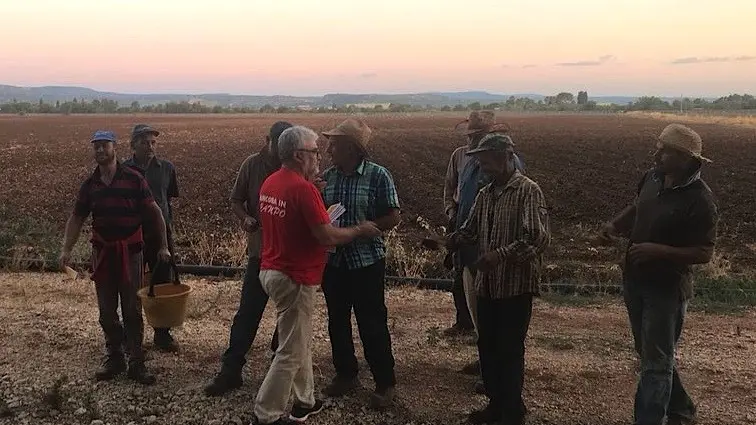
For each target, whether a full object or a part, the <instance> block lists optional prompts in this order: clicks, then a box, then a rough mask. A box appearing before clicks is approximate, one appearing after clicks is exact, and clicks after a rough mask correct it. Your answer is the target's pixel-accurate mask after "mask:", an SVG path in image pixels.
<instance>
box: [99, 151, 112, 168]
mask: <svg viewBox="0 0 756 425" xmlns="http://www.w3.org/2000/svg"><path fill="white" fill-rule="evenodd" d="M114 160H115V153H112V154H108V153H103V154H95V161H97V164H98V165H110V164H112V163H113V161H114Z"/></svg>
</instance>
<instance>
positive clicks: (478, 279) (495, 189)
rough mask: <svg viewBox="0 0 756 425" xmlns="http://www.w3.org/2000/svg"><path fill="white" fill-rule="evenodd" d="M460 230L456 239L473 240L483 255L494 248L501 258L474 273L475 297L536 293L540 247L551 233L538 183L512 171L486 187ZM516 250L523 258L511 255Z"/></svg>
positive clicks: (541, 259)
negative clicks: (503, 179) (501, 181)
mask: <svg viewBox="0 0 756 425" xmlns="http://www.w3.org/2000/svg"><path fill="white" fill-rule="evenodd" d="M458 235H459V241H460V243H462V244H471V245H477V246H478V250H479V252H480V254H481V255H483V254H485V253H488V252H491V251H496V252H497V253H498V254H499V256H500V258H501V259H502V261H501V262H500V263H499V264H498V265H497V266H496V267H494V268H493V269H491V270H489V271H487V272H482V271H478V272H477V273H476V274H475V288H476V291H477V293H478V296H480V297H484V298H492V299H500V298H508V297H513V296H517V295H521V294H527V293H530V294H535V295H538V294H539V288H538V284H539V282H540V277H541V276H540V275H541V267H542V263H543V251H544V250H545V249H546V247H547V246H548V245H549V243H550V242H551V232H550V227H549V218H548V212H547V207H546V200H545V198H544V196H543V192H541V188H540V187H538V184H537V183H535V182H534V181H532V180H530V179H529V178H527V177H525V176H524V175H522V174H520V172H519V171H515V173H514V174H513V175H512V177H511V178H510V179H509V181H508V182H507V183H506V184H505V185H504V186H501V185H495V183H490V184H488V185H486V186H484V187H483V188H482V189H481V190H480V192H479V193H478V195H477V196H476V198H475V203H474V205H473V207H472V211H471V212H470V216H469V217H468V219H467V221H465V223H464V224H463V225H462V227H461V228H460V230H459V231H458ZM517 254H519V255H522V256H524V260H523V261H515V260H513V259H511V258H512V257H514V256H515V255H517Z"/></svg>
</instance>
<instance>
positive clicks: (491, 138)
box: [465, 132, 515, 156]
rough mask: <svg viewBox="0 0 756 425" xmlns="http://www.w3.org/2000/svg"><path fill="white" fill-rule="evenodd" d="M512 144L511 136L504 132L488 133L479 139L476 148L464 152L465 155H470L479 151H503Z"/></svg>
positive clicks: (512, 145)
mask: <svg viewBox="0 0 756 425" xmlns="http://www.w3.org/2000/svg"><path fill="white" fill-rule="evenodd" d="M514 145H515V143H514V141H513V140H512V138H511V137H509V136H507V135H506V134H504V133H498V132H495V133H489V134H486V135H485V136H484V137H483V139H481V141H480V143H478V147H477V148H475V149H471V150H469V151H467V152H465V155H468V156H472V155H475V154H479V153H481V152H505V151H506V150H507V149H508V148H509V147H514Z"/></svg>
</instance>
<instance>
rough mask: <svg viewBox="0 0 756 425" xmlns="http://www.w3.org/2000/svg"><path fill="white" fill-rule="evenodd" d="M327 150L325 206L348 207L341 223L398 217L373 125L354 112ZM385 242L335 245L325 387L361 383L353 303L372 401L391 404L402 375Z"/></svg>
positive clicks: (328, 277)
mask: <svg viewBox="0 0 756 425" xmlns="http://www.w3.org/2000/svg"><path fill="white" fill-rule="evenodd" d="M323 135H324V136H325V137H326V138H328V149H327V152H328V154H329V155H330V156H331V159H332V163H333V166H331V167H330V168H328V169H327V170H326V171H325V172H324V173H323V180H324V181H325V186H324V188H323V199H324V201H325V205H326V206H327V207H330V206H331V205H334V204H337V203H341V204H342V205H343V206H344V207H345V208H346V212H345V213H344V214H343V215H342V216H341V218H340V219H339V225H340V226H341V227H345V226H353V225H356V224H359V223H360V222H362V221H365V220H369V221H373V222H375V224H376V225H377V226H378V227H379V228H380V229H381V230H383V231H387V230H390V229H392V228H393V227H395V226H396V225H397V224H399V221H400V211H399V196H398V195H397V191H396V186H395V185H394V179H393V177H392V176H391V173H390V172H389V171H388V170H387V169H386V168H384V167H382V166H381V165H378V164H377V163H375V162H373V161H371V160H369V159H368V157H367V156H368V151H367V148H368V143H369V142H370V138H371V135H372V130H371V129H370V127H368V126H367V124H365V123H364V122H363V121H362V120H360V119H357V118H349V119H347V120H345V121H344V122H342V123H340V124H339V125H338V126H336V128H334V129H332V130H329V131H326V132H324V133H323ZM385 275H386V246H385V244H384V241H383V238H382V237H375V238H367V239H366V238H363V239H357V240H355V241H353V242H352V243H350V244H347V245H342V246H338V247H335V248H334V249H333V250H332V251H331V252H330V253H329V256H328V263H327V264H326V268H325V272H324V274H323V294H324V295H325V299H326V305H327V307H328V334H329V336H330V340H331V350H332V355H333V365H334V368H335V369H336V376H335V377H334V378H333V381H332V382H331V384H330V385H328V387H327V388H326V389H325V393H326V394H327V395H328V396H331V397H337V396H341V395H344V394H346V393H347V392H350V391H352V390H353V389H355V388H356V387H357V386H358V385H359V381H358V378H357V374H358V364H357V357H355V354H354V345H353V344H352V321H351V317H352V307H354V314H355V316H356V318H357V326H358V328H359V332H360V339H361V340H362V346H363V348H364V351H365V358H366V359H367V362H368V365H369V366H370V371H371V372H372V375H373V379H374V381H375V392H374V393H373V394H372V395H371V398H370V406H371V407H373V408H379V409H380V408H385V407H389V406H390V405H391V404H392V403H393V399H394V388H395V385H396V378H395V375H394V356H393V353H392V349H391V335H390V334H389V329H388V323H387V321H388V317H387V310H386V302H385V297H384V286H385V283H384V278H385Z"/></svg>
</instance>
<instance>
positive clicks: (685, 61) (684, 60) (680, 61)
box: [672, 56, 756, 65]
mask: <svg viewBox="0 0 756 425" xmlns="http://www.w3.org/2000/svg"><path fill="white" fill-rule="evenodd" d="M753 60H756V56H736V57H732V56H714V57H705V58H699V57H695V56H690V57H686V58H677V59H675V60H673V61H672V65H690V64H695V63H723V62H748V61H753Z"/></svg>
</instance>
